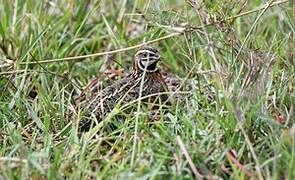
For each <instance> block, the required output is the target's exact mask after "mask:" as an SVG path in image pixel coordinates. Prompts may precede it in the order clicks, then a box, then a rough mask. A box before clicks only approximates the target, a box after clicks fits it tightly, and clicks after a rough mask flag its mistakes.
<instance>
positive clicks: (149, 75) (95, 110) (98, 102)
mask: <svg viewBox="0 0 295 180" xmlns="http://www.w3.org/2000/svg"><path fill="white" fill-rule="evenodd" d="M159 58H160V55H159V52H158V50H157V49H155V48H153V47H150V46H145V47H143V48H141V49H140V50H139V51H138V52H137V53H136V55H135V57H134V61H133V70H132V73H131V74H130V75H128V76H127V77H126V78H124V79H122V80H119V81H117V82H115V83H114V84H112V85H110V86H108V87H106V88H105V89H103V90H102V91H100V92H98V93H94V94H93V95H92V96H91V97H90V98H89V99H88V100H87V101H86V110H87V112H88V115H89V116H94V117H96V119H98V120H101V119H103V118H104V117H105V116H106V114H107V113H109V112H110V111H112V109H113V108H114V107H115V106H116V105H117V104H118V103H120V105H124V104H126V103H128V102H131V101H134V100H136V99H138V98H139V97H145V96H149V95H150V97H149V98H145V99H143V101H144V102H147V101H148V102H154V103H155V104H159V103H160V101H161V102H164V101H165V100H167V99H168V96H167V94H163V93H162V94H161V92H167V91H168V89H167V85H166V83H165V81H164V80H163V78H162V75H161V73H160V71H159V70H158V69H157V67H156V65H157V62H158V60H159ZM143 77H144V80H143ZM142 81H143V84H142V87H141V82H142ZM141 88H142V89H141ZM153 94H154V95H153ZM151 95H152V96H151ZM91 122H92V121H91V120H90V119H87V120H83V121H81V122H80V124H79V128H80V130H81V131H87V130H88V129H89V127H90V125H91Z"/></svg>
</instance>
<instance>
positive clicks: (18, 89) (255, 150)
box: [0, 0, 295, 179]
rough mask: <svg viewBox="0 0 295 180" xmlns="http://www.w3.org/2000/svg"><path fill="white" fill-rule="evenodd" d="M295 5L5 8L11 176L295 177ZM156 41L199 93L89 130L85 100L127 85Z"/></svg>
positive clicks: (0, 129)
mask: <svg viewBox="0 0 295 180" xmlns="http://www.w3.org/2000/svg"><path fill="white" fill-rule="evenodd" d="M293 6H294V5H293V4H292V2H291V1H287V0H280V1H261V0H251V1H246V0H243V1H240V0H234V1H229V0H219V1H216V0H210V1H197V3H196V2H195V1H193V0H187V1H181V0H167V1H166V0H159V1H152V0H147V1H146V0H134V1H127V0H121V1H112V0H102V1H95V0H85V1H79V0H60V1H57V0H52V1H45V0H40V1H35V0H27V1H18V0H14V1H11V0H0V179H21V178H31V179H39V178H42V179H43V178H44V179H47V178H48V179H64V178H69V179H80V178H82V179H87V178H100V179H113V178H115V179H119V178H120V179H121V178H130V179H150V178H155V179H160V178H161V179H162V178H169V179H170V178H171V179H194V178H197V179H198V178H202V177H204V178H213V179H215V178H216V179H217V178H222V179H248V178H250V179H294V178H295V141H294V138H295V118H294V105H295V94H294V92H295V91H294V90H295V89H294V86H295V81H294V76H295V74H294V72H295V64H294V14H293V13H294V9H293V8H294V7H293ZM143 43H150V45H152V46H154V47H157V48H158V49H159V51H160V53H161V59H162V61H161V63H160V64H159V67H160V68H161V69H162V70H163V71H167V72H171V73H173V74H175V75H177V76H179V77H180V78H181V80H182V81H183V82H187V81H189V82H192V86H193V87H192V89H190V90H189V93H190V95H184V94H186V93H185V92H183V96H182V98H181V100H176V101H174V103H173V104H172V105H171V106H170V107H169V108H168V109H167V108H163V109H161V110H159V117H158V118H157V120H150V118H149V117H148V114H149V113H148V110H147V109H145V108H140V107H139V108H138V109H136V112H133V113H129V114H128V113H122V112H121V110H122V108H121V107H117V108H116V109H115V110H114V112H113V113H111V114H109V116H108V117H106V118H105V119H104V120H103V121H102V122H101V123H100V124H99V125H97V126H95V127H94V128H93V129H92V130H91V131H90V132H88V133H85V134H83V135H81V136H80V135H78V132H77V129H78V127H77V122H78V121H79V120H80V119H81V118H82V116H83V115H82V114H83V113H82V112H81V111H82V110H81V109H80V110H77V111H74V110H73V107H74V104H75V102H74V99H75V98H77V96H79V94H81V92H86V91H87V87H89V85H88V84H89V82H93V79H95V82H98V83H99V84H100V86H102V87H103V86H107V85H108V84H110V83H112V82H114V81H116V80H117V79H120V78H122V77H123V76H124V75H125V74H126V73H128V72H129V71H130V70H131V66H132V58H133V54H134V53H135V51H136V50H137V48H138V47H140V46H141V45H142V44H143ZM184 84H185V83H184ZM135 106H136V105H135ZM116 113H118V114H120V113H121V116H120V117H121V118H119V119H118V118H116V116H114V114H116Z"/></svg>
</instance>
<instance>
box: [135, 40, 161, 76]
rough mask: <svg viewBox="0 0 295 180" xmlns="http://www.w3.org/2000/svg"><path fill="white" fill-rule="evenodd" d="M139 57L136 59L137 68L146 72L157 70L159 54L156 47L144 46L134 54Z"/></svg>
mask: <svg viewBox="0 0 295 180" xmlns="http://www.w3.org/2000/svg"><path fill="white" fill-rule="evenodd" d="M135 56H137V57H138V58H139V59H138V61H137V63H138V67H139V69H141V70H142V71H146V72H155V71H157V70H158V69H157V62H158V60H159V59H160V54H159V52H158V50H157V49H155V48H152V47H149V46H147V47H144V48H142V49H140V50H139V51H137V53H136V54H135Z"/></svg>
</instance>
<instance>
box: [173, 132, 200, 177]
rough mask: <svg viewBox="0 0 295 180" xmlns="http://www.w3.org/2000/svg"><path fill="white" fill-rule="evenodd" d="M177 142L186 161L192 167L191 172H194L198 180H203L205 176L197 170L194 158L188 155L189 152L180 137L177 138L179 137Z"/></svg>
mask: <svg viewBox="0 0 295 180" xmlns="http://www.w3.org/2000/svg"><path fill="white" fill-rule="evenodd" d="M176 140H177V143H178V145H179V147H180V149H181V151H182V153H183V154H184V156H185V158H186V160H187V161H188V163H189V165H190V167H191V170H192V171H193V174H194V175H195V178H196V179H202V178H203V176H202V175H201V174H200V173H199V171H198V170H197V168H196V166H195V164H194V162H193V160H192V158H191V157H190V155H189V154H188V152H187V150H186V148H185V146H184V144H183V142H182V140H181V138H180V136H177V137H176Z"/></svg>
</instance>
